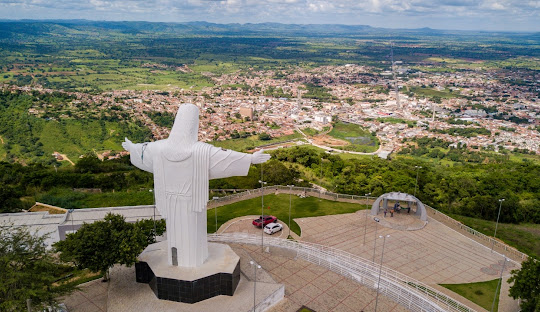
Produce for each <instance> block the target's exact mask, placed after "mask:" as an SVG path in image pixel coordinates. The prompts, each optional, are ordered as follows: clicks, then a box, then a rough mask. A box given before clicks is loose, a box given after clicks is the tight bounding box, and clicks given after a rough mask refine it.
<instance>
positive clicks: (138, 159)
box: [122, 138, 154, 172]
mask: <svg viewBox="0 0 540 312" xmlns="http://www.w3.org/2000/svg"><path fill="white" fill-rule="evenodd" d="M122 147H123V148H124V149H125V150H126V151H128V152H129V154H130V156H129V157H130V160H131V163H132V164H133V165H134V166H135V167H137V168H139V169H141V170H144V171H148V172H154V170H153V167H152V164H153V159H152V148H151V144H150V143H138V144H135V143H133V142H131V141H130V140H129V139H128V138H125V141H124V142H122Z"/></svg>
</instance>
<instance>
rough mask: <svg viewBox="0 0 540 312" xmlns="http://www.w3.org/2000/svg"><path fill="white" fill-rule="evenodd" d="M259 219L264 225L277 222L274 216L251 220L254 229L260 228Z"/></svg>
mask: <svg viewBox="0 0 540 312" xmlns="http://www.w3.org/2000/svg"><path fill="white" fill-rule="evenodd" d="M261 219H262V220H263V221H262V222H264V225H267V224H269V223H272V222H276V221H277V218H276V217H274V216H261V217H259V218H258V219H255V220H253V222H252V224H253V225H255V226H256V227H262V226H263V225H262V222H261Z"/></svg>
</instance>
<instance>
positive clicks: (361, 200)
mask: <svg viewBox="0 0 540 312" xmlns="http://www.w3.org/2000/svg"><path fill="white" fill-rule="evenodd" d="M276 190H279V191H281V192H290V191H292V192H293V193H295V194H301V193H304V194H305V195H309V196H321V197H323V198H326V199H334V200H338V201H340V200H350V201H355V202H357V203H358V204H362V205H363V204H366V200H369V201H372V200H375V199H377V198H376V197H367V199H366V196H357V195H349V194H339V193H333V192H325V191H321V190H320V189H316V188H310V187H296V186H294V187H292V188H291V187H288V186H282V185H273V186H265V187H264V188H262V189H261V188H257V189H253V190H247V191H245V192H241V193H237V194H232V195H228V196H224V197H219V198H218V199H216V200H211V201H210V202H209V207H208V208H213V207H215V205H212V204H213V203H216V204H217V205H220V204H227V203H230V202H236V201H240V200H244V199H248V198H253V197H257V196H260V195H261V192H263V191H264V193H265V195H266V194H268V193H271V192H272V191H276ZM424 206H425V207H426V210H427V211H428V212H429V214H430V216H431V217H432V218H435V219H438V221H441V222H443V223H445V224H446V225H448V226H452V227H454V228H455V229H459V230H461V231H463V232H467V233H469V234H472V235H473V236H474V237H477V238H478V239H479V241H481V242H485V243H483V245H484V246H487V247H489V248H491V247H493V248H497V249H498V250H500V251H503V250H504V251H503V253H504V254H505V255H506V256H508V257H509V258H511V259H513V260H517V261H525V260H527V258H528V256H527V254H525V253H522V252H521V251H519V250H517V249H516V248H514V247H511V246H509V245H507V244H505V243H503V242H501V241H498V240H496V239H494V238H493V237H491V236H487V235H485V234H482V233H480V232H478V231H477V230H475V229H473V228H471V227H468V226H466V225H464V224H463V223H461V222H459V221H457V220H455V219H452V218H451V217H449V216H447V215H445V214H444V213H442V212H440V211H439V210H436V209H434V208H432V207H430V206H428V205H426V204H424Z"/></svg>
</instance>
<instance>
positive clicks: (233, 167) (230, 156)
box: [209, 147, 270, 179]
mask: <svg viewBox="0 0 540 312" xmlns="http://www.w3.org/2000/svg"><path fill="white" fill-rule="evenodd" d="M268 159H270V155H268V154H264V153H263V151H262V150H261V151H258V152H255V153H253V154H246V153H240V152H235V151H232V150H226V149H222V148H218V147H213V148H212V150H211V154H210V175H209V177H210V179H219V178H227V177H233V176H246V175H247V174H248V172H249V166H250V165H251V164H261V163H264V162H266V161H267V160H268Z"/></svg>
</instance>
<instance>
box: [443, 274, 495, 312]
mask: <svg viewBox="0 0 540 312" xmlns="http://www.w3.org/2000/svg"><path fill="white" fill-rule="evenodd" d="M498 282H499V279H494V280H491V281H486V282H478V283H467V284H440V285H441V286H443V287H445V288H448V289H450V290H451V291H453V292H455V293H457V294H459V295H460V296H463V297H465V298H467V299H469V300H470V301H472V302H474V303H476V304H477V305H479V306H481V307H483V308H484V309H486V310H488V311H490V310H491V306H492V304H493V296H494V295H495V290H496V289H497V283H498ZM499 292H500V289H498V291H497V299H496V300H495V308H494V311H498V310H499Z"/></svg>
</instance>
